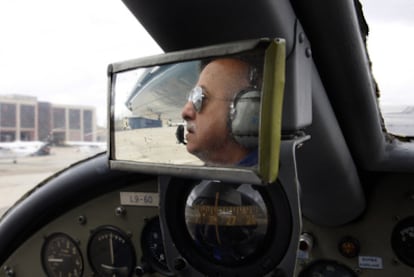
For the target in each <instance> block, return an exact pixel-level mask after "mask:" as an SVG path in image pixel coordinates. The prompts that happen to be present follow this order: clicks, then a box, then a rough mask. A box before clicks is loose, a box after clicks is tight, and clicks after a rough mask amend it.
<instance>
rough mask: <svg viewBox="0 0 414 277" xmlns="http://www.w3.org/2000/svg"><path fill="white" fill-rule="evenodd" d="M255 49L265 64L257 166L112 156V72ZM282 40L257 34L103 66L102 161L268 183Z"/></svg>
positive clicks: (273, 171)
mask: <svg viewBox="0 0 414 277" xmlns="http://www.w3.org/2000/svg"><path fill="white" fill-rule="evenodd" d="M258 48H263V49H264V54H265V59H264V60H265V63H264V71H263V87H262V100H261V111H260V128H259V164H258V166H257V167H252V168H247V167H246V168H244V167H226V166H214V167H213V166H199V165H198V166H196V165H176V164H167V163H165V164H164V163H146V162H139V161H127V160H116V159H115V139H114V134H115V105H114V102H113V101H114V98H115V95H114V94H115V82H114V80H115V76H116V74H117V73H121V72H125V71H128V70H132V69H136V68H139V67H150V66H156V65H164V64H169V63H177V62H185V61H191V60H197V59H204V58H215V57H217V58H218V57H221V56H228V55H235V54H240V53H242V52H247V51H249V50H254V49H258ZM285 49H286V42H285V40H284V39H280V38H275V39H269V38H261V39H254V40H246V41H239V42H234V43H227V44H221V45H214V46H208V47H203V48H197V49H190V50H185V51H177V52H172V53H166V54H160V55H156V56H151V57H146V58H139V59H133V60H129V61H124V62H118V63H112V64H110V65H108V72H107V73H108V103H109V104H108V122H109V126H108V138H109V141H108V152H107V155H108V161H109V167H110V168H111V169H114V170H124V171H125V170H126V171H133V172H140V173H145V174H155V175H168V176H181V177H183V176H184V177H185V176H187V177H189V176H191V177H192V178H197V179H210V180H221V181H227V182H242V183H250V184H269V183H273V182H275V181H276V179H277V175H278V170H279V152H280V141H281V125H282V106H283V93H284V86H285V70H286V69H285V63H286V50H285Z"/></svg>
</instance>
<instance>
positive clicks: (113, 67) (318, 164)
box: [0, 0, 414, 277]
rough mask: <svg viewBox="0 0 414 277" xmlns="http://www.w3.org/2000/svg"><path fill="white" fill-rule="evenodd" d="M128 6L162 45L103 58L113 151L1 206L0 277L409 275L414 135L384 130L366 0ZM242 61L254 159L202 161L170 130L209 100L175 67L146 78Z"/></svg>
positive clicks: (242, 108)
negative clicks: (248, 65)
mask: <svg viewBox="0 0 414 277" xmlns="http://www.w3.org/2000/svg"><path fill="white" fill-rule="evenodd" d="M122 2H123V4H125V5H126V7H127V8H128V9H129V10H130V11H131V13H132V15H133V16H134V17H136V19H137V20H138V21H139V22H140V23H141V24H142V25H143V26H144V27H145V29H146V30H147V31H148V32H149V34H150V35H151V36H152V37H153V38H154V40H155V41H156V42H157V43H158V44H159V45H160V46H161V48H162V49H163V50H164V51H165V53H164V54H161V55H157V56H152V57H146V58H145V57H144V58H143V57H140V58H138V59H134V60H129V61H125V62H115V61H114V63H112V64H110V65H109V66H108V79H109V86H108V90H109V91H108V94H109V98H110V103H109V109H108V110H109V111H110V115H109V120H108V126H109V143H108V151H107V152H106V154H101V155H97V156H94V157H91V158H89V159H86V160H84V161H81V162H78V163H76V164H74V165H73V166H71V167H69V168H68V169H66V170H64V171H62V172H60V173H58V174H55V175H53V176H52V177H51V178H49V179H47V180H46V181H44V182H42V183H41V184H39V185H38V186H37V187H36V188H34V189H33V190H32V191H30V192H28V193H26V194H25V196H24V197H23V198H21V199H20V200H19V201H18V203H16V204H15V205H14V206H12V207H11V208H10V209H9V210H8V211H7V212H6V213H5V214H4V215H3V216H2V218H1V220H0V265H1V267H0V276H122V277H124V276H125V277H131V276H148V277H153V276H157V277H158V276H185V277H187V276H215V277H228V276H230V277H251V276H255V277H256V276H257V277H261V276H266V277H270V276H274V277H276V276H277V277H282V276H283V277H291V276H299V277H312V276H321V277H322V276H323V277H334V276H335V277H336V276H341V277H358V276H361V277H374V276H375V277H388V276H403V277H405V276H413V275H414V187H413V186H414V144H413V141H412V138H410V136H407V137H406V138H404V139H401V137H400V136H395V135H393V134H392V133H390V132H388V131H387V127H386V125H385V124H384V119H383V115H382V113H381V109H380V106H379V101H378V100H379V97H380V93H379V91H380V85H379V83H377V80H376V79H375V78H374V75H373V71H372V68H371V65H372V61H371V59H370V55H369V53H368V51H367V47H366V39H367V36H368V33H369V28H368V26H369V23H367V21H366V19H365V17H364V9H363V1H361V2H362V4H361V3H360V2H359V1H357V0H337V1H332V0H314V1H303V0H261V1H223V0H209V1H172V0H165V1H135V0H123V1H122ZM121 4H122V3H121V1H120V5H121ZM389 5H390V6H391V5H394V2H392V3H391V2H390V3H389ZM98 10H99V7H97V11H98ZM51 12H52V11H51ZM131 35H134V34H131ZM409 35H410V34H407V36H409ZM108 39H111V34H108ZM392 39H393V38H392V36H391V35H390V37H384V40H392ZM399 50H400V49H399V45H398V43H396V45H395V49H389V53H384V54H389V55H392V54H393V53H394V52H395V51H399ZM235 57H238V58H240V59H242V58H243V59H249V58H252V57H258V58H260V60H261V61H262V62H263V63H261V68H262V69H263V72H264V73H263V82H262V83H261V84H262V89H261V90H260V91H259V90H250V91H249V93H250V94H249V95H248V96H249V97H247V98H246V97H245V98H235V99H232V100H231V101H230V102H232V104H233V105H232V106H231V107H232V108H234V109H235V110H236V113H233V112H232V113H231V114H230V113H229V114H228V118H226V122H229V124H231V126H232V128H233V123H234V124H235V125H234V126H235V127H234V128H236V129H237V130H241V131H243V130H246V129H248V130H249V132H248V134H250V136H251V137H254V142H256V146H257V148H258V165H257V166H252V167H248V166H237V165H232V166H224V165H223V166H214V165H210V164H204V163H197V161H198V160H197V158H195V157H193V156H192V155H190V154H188V153H187V151H186V147H188V145H189V144H190V142H189V140H188V139H187V146H184V145H182V144H177V138H178V137H179V141H181V142H182V141H184V138H191V134H190V135H188V133H184V134H183V132H186V130H181V129H180V130H177V131H176V129H175V128H171V127H170V126H168V124H165V123H166V122H180V120H182V118H181V116H182V115H181V110H182V107H183V106H184V105H186V103H187V104H188V107H192V109H193V110H192V111H193V112H198V114H201V113H202V112H203V109H204V108H205V107H206V106H205V105H208V104H210V102H209V101H210V100H211V99H208V96H206V95H204V98H206V99H203V94H202V92H203V91H202V89H198V90H196V89H195V90H193V91H192V93H191V94H190V96H189V95H188V92H189V91H190V89H191V88H193V87H194V86H195V84H194V81H191V80H190V79H189V78H187V75H185V74H184V75H183V74H181V73H180V72H179V71H177V72H175V73H174V72H171V74H170V75H169V74H159V75H158V74H155V75H153V76H151V78H142V76H143V75H142V74H145V72H156V71H157V69H158V68H159V67H164V69H166V68H165V67H169V66H170V65H171V64H172V63H173V64H176V65H178V66H177V67H178V68H181V65H182V68H184V67H185V65H187V63H188V62H190V63H195V64H196V65H199V64H201V63H202V62H204V61H205V60H211V59H213V60H214V59H218V58H233V59H234V58H235ZM131 58H132V57H131ZM149 68H150V69H151V70H148V69H149ZM195 68H201V67H198V66H196V67H195ZM393 70H399V68H393ZM159 72H164V73H165V72H167V71H166V70H160V71H159ZM196 73H197V74H198V73H199V72H196ZM218 77H221V76H218ZM144 79H145V80H148V82H147V83H146V84H145V86H140V85H139V83H138V84H137V80H144ZM378 81H380V80H378ZM131 92H134V93H133V95H134V97H133V98H131V97H129V96H130V95H132V94H131ZM257 95H259V96H257ZM240 97H241V96H240ZM257 98H260V99H259V100H260V101H257ZM132 99H133V102H131V103H129V104H130V105H128V106H127V107H125V103H126V102H127V101H126V100H132ZM236 99H237V101H236ZM239 99H243V102H240V103H239V102H238V100H239ZM249 99H253V100H251V101H250V100H249ZM222 100H223V99H222ZM244 100H246V101H244ZM187 101H192V104H193V105H191V104H190V103H188V102H187ZM249 101H250V102H249ZM258 103H259V104H258ZM228 108H229V109H230V106H229V107H228ZM250 108H252V109H250ZM246 114H247V115H249V118H253V117H254V118H255V119H259V120H258V121H256V122H259V123H258V125H255V126H253V127H254V128H253V127H252V126H251V125H249V124H247V121H246V120H238V119H239V118H238V116H239V115H240V116H243V115H246ZM250 115H251V116H250ZM125 117H128V118H133V119H134V124H135V126H136V128H124V125H125V124H123V119H124V118H125ZM236 119H237V120H236ZM227 120H228V121H227ZM237 122H239V123H237ZM240 122H241V123H240ZM164 127H166V128H164ZM244 127H246V128H244ZM186 129H187V130H188V131H190V132H192V131H193V130H192V129H191V127H188V124H187V127H186ZM176 132H177V133H178V136H177V137H176V136H175V134H176ZM183 137H184V138H183ZM234 139H239V138H236V137H234ZM241 141H243V140H241ZM243 143H244V142H243Z"/></svg>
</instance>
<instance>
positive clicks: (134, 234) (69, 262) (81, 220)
mask: <svg viewBox="0 0 414 277" xmlns="http://www.w3.org/2000/svg"><path fill="white" fill-rule="evenodd" d="M156 195H158V184H157V180H156V179H153V180H148V181H143V182H142V181H141V182H140V183H139V184H131V186H129V187H124V188H123V189H122V191H113V192H110V193H107V194H105V195H102V196H100V197H97V198H95V199H92V200H90V201H89V202H87V203H84V204H83V205H81V206H78V207H76V208H74V209H72V210H70V211H68V212H67V213H66V214H64V215H61V216H60V217H58V218H56V219H55V220H54V221H52V222H50V223H49V224H48V225H46V226H44V227H43V228H42V229H41V230H39V231H38V232H37V233H35V234H34V235H32V236H31V238H30V239H29V240H27V241H26V242H25V243H24V244H23V245H22V246H21V247H20V248H18V249H17V251H15V252H14V253H13V254H12V255H11V256H10V258H9V259H8V260H7V261H6V262H5V264H4V266H3V271H2V272H1V273H0V275H1V274H2V273H6V274H9V275H10V274H14V275H11V276H50V277H54V276H111V277H112V276H120V277H129V276H142V275H144V274H146V273H151V274H152V273H154V272H156V270H157V271H160V272H161V273H163V275H159V274H156V273H155V274H153V275H151V276H168V275H169V274H170V273H169V271H168V268H167V267H166V266H165V264H163V249H162V239H161V230H160V225H159V223H158V224H157V222H158V214H159V212H158V199H156V197H155V198H154V196H156ZM144 198H145V200H144ZM122 203H123V204H122ZM39 256H40V257H41V259H37V258H33V257H39ZM154 259H156V261H157V262H158V264H157V262H155V261H154ZM164 259H165V257H164ZM161 269H162V270H161ZM9 275H6V276H9ZM1 276H2V275H1Z"/></svg>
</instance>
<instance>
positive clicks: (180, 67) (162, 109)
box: [114, 61, 202, 165]
mask: <svg viewBox="0 0 414 277" xmlns="http://www.w3.org/2000/svg"><path fill="white" fill-rule="evenodd" d="M199 64H200V62H199V61H190V62H183V63H176V64H168V65H161V66H153V67H145V68H137V69H133V70H129V71H124V72H121V73H118V74H116V76H115V78H116V79H115V102H114V104H115V107H114V108H115V117H114V121H115V122H114V123H115V124H114V127H115V136H114V140H115V149H116V151H115V158H116V159H120V160H129V161H139V162H149V163H167V164H198V165H201V164H202V161H201V160H200V159H198V158H197V157H196V156H194V155H192V154H190V153H188V151H187V150H186V146H185V145H184V144H182V143H179V141H178V139H177V135H176V134H177V132H180V133H179V134H178V135H181V137H184V136H185V135H184V131H185V129H186V128H185V127H186V122H185V121H184V120H183V118H182V116H181V110H182V109H183V107H184V105H185V104H186V101H187V96H188V94H189V92H190V90H191V89H192V88H193V87H194V86H195V84H196V82H197V78H198V67H199ZM180 128H182V129H180ZM177 130H178V131H177ZM180 130H182V131H180Z"/></svg>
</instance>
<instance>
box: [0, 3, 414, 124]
mask: <svg viewBox="0 0 414 277" xmlns="http://www.w3.org/2000/svg"><path fill="white" fill-rule="evenodd" d="M362 3H363V6H364V11H365V13H366V17H367V19H368V22H369V24H370V36H369V39H368V47H369V53H370V56H371V60H372V61H373V69H374V75H375V77H376V80H377V82H378V84H379V86H380V89H381V93H382V97H381V103H383V104H397V105H399V104H402V105H405V104H410V105H414V92H413V87H414V85H413V83H414V78H413V77H414V62H412V61H414V51H412V48H413V45H414V36H412V35H411V34H413V33H414V32H413V31H414V19H413V18H412V14H414V1H412V0H398V1H392V4H390V1H384V0H362ZM400 4H403V5H404V6H402V5H400ZM0 35H1V39H0V76H1V81H0V94H23V95H33V96H37V97H38V100H39V101H50V102H52V103H56V104H59V103H64V104H82V105H88V106H95V107H96V108H97V113H98V123H99V124H100V125H104V124H105V123H106V109H107V108H106V99H107V96H106V95H107V76H106V68H107V65H108V64H109V63H112V62H118V61H123V60H128V59H132V58H138V57H144V56H149V55H154V54H158V53H161V52H162V51H161V49H160V48H159V47H158V46H157V45H156V43H155V42H153V41H152V39H151V37H150V36H149V35H148V34H147V33H146V31H145V30H144V29H143V28H142V27H141V25H140V24H139V22H138V21H137V20H136V19H135V17H134V16H133V15H132V14H131V13H130V12H129V10H128V9H127V8H126V6H125V5H124V4H123V3H122V1H121V0H71V1H57V0H37V1H33V0H1V1H0Z"/></svg>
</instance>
